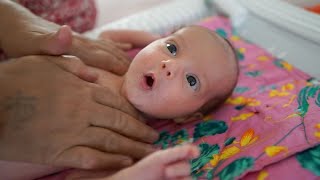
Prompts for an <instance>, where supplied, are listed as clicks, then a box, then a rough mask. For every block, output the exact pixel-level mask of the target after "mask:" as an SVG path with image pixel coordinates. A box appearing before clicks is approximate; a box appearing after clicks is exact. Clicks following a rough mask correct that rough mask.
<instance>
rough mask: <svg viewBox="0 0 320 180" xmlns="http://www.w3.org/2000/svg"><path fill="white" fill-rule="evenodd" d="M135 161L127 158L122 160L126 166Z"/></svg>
mask: <svg viewBox="0 0 320 180" xmlns="http://www.w3.org/2000/svg"><path fill="white" fill-rule="evenodd" d="M132 163H133V161H132V159H125V160H123V161H122V162H121V164H122V165H124V166H130V165H131V164H132Z"/></svg>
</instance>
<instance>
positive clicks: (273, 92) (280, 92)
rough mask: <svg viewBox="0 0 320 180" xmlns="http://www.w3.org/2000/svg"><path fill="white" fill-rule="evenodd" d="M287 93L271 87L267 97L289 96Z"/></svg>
mask: <svg viewBox="0 0 320 180" xmlns="http://www.w3.org/2000/svg"><path fill="white" fill-rule="evenodd" d="M289 95H290V93H289V92H287V91H278V90H276V89H272V90H271V91H270V92H269V97H276V96H279V97H282V96H289Z"/></svg>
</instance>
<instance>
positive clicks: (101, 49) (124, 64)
mask: <svg viewBox="0 0 320 180" xmlns="http://www.w3.org/2000/svg"><path fill="white" fill-rule="evenodd" d="M68 54H71V55H74V56H77V57H79V58H80V59H81V60H82V61H83V62H84V63H85V64H87V65H90V66H94V67H98V68H101V69H104V70H107V71H110V72H113V73H116V74H120V75H122V74H124V73H125V72H126V71H127V69H128V67H129V64H130V62H129V61H128V56H127V55H126V54H125V53H124V52H123V51H122V50H121V49H120V48H118V47H116V46H115V45H114V43H113V42H112V41H103V40H91V39H87V38H85V37H81V36H79V35H74V37H73V42H72V47H71V48H70V50H69V51H68Z"/></svg>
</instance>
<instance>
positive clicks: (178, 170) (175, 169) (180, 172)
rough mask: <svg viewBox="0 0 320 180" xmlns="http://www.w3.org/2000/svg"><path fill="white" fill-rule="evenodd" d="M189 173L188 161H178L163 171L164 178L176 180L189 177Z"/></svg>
mask: <svg viewBox="0 0 320 180" xmlns="http://www.w3.org/2000/svg"><path fill="white" fill-rule="evenodd" d="M190 173H191V166H190V163H189V162H188V161H180V162H177V163H174V164H172V165H169V166H167V167H166V169H165V177H166V178H167V179H177V178H182V177H189V176H190Z"/></svg>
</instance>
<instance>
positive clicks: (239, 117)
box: [231, 112, 254, 121]
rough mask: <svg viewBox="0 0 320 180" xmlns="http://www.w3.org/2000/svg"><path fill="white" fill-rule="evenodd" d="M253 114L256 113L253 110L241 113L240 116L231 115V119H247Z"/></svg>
mask: <svg viewBox="0 0 320 180" xmlns="http://www.w3.org/2000/svg"><path fill="white" fill-rule="evenodd" d="M253 115H254V113H253V112H250V113H243V114H240V115H239V116H235V117H231V121H245V120H247V119H249V118H250V117H252V116H253Z"/></svg>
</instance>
